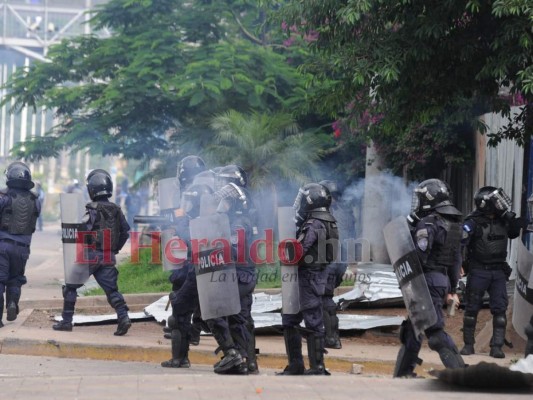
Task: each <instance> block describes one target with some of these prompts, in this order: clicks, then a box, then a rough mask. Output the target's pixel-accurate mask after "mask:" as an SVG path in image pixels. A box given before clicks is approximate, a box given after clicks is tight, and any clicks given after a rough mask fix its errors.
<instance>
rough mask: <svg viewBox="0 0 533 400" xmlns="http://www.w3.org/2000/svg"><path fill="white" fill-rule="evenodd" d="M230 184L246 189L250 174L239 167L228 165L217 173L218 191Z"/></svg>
mask: <svg viewBox="0 0 533 400" xmlns="http://www.w3.org/2000/svg"><path fill="white" fill-rule="evenodd" d="M229 183H233V184H235V185H237V186H239V187H241V188H245V187H246V186H247V185H248V174H247V173H246V171H245V170H244V169H242V168H241V167H239V166H238V165H234V164H231V165H226V166H225V167H222V168H220V169H219V171H218V172H217V179H216V189H217V190H219V189H222V188H223V187H224V186H226V185H227V184H229Z"/></svg>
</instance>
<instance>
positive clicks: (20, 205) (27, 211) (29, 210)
mask: <svg viewBox="0 0 533 400" xmlns="http://www.w3.org/2000/svg"><path fill="white" fill-rule="evenodd" d="M4 193H5V194H7V195H8V196H9V197H11V204H10V205H9V206H8V207H5V208H4V211H3V212H2V216H1V222H0V230H3V231H6V232H8V233H10V234H12V235H31V234H32V233H33V232H35V225H36V223H37V217H38V216H39V211H38V209H37V204H36V202H37V196H35V195H34V194H33V193H32V192H30V191H29V190H8V191H7V192H4Z"/></svg>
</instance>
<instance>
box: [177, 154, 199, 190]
mask: <svg viewBox="0 0 533 400" xmlns="http://www.w3.org/2000/svg"><path fill="white" fill-rule="evenodd" d="M202 171H205V162H204V160H202V159H201V158H200V157H198V156H187V157H184V158H183V159H182V160H181V161H180V162H179V163H178V170H177V172H176V178H177V179H178V182H179V184H180V188H181V189H182V190H183V189H185V188H186V187H187V186H188V185H190V184H191V183H192V181H193V179H194V177H195V176H196V175H197V174H199V173H200V172H202Z"/></svg>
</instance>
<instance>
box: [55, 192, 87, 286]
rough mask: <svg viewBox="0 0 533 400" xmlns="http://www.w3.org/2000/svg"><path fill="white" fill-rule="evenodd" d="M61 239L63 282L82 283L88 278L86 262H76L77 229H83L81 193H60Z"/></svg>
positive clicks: (83, 207) (83, 211) (83, 206)
mask: <svg viewBox="0 0 533 400" xmlns="http://www.w3.org/2000/svg"><path fill="white" fill-rule="evenodd" d="M59 202H60V209H61V241H62V242H63V266H64V270H65V283H66V284H73V285H83V284H84V283H85V282H87V280H88V279H89V276H90V273H89V267H88V265H87V264H81V263H76V252H77V250H78V248H77V246H78V245H77V240H76V239H77V237H78V231H80V230H83V224H82V218H83V215H84V214H85V201H84V199H83V194H81V193H61V195H60V197H59Z"/></svg>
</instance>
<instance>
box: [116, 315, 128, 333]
mask: <svg viewBox="0 0 533 400" xmlns="http://www.w3.org/2000/svg"><path fill="white" fill-rule="evenodd" d="M130 328H131V321H130V317H128V316H127V315H126V316H125V317H122V318H120V319H119V320H118V326H117V330H116V331H115V333H113V335H115V336H124V335H125V334H126V333H128V330H129V329H130Z"/></svg>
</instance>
